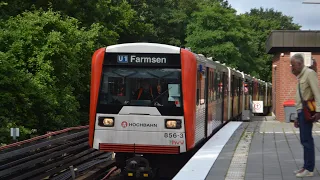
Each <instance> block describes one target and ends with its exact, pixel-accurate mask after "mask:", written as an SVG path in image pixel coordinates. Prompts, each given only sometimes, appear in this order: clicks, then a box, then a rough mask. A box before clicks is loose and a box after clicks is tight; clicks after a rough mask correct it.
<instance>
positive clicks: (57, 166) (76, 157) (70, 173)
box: [0, 126, 114, 180]
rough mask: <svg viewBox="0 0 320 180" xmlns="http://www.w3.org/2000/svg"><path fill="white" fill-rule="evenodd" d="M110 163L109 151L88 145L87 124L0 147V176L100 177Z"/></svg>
mask: <svg viewBox="0 0 320 180" xmlns="http://www.w3.org/2000/svg"><path fill="white" fill-rule="evenodd" d="M112 167H114V161H113V160H112V153H106V152H100V151H97V150H94V149H91V148H90V147H89V145H88V126H82V127H75V128H68V129H65V130H61V131H57V132H52V133H48V134H46V135H43V136H38V137H35V138H32V139H29V140H25V141H22V142H17V143H13V144H10V145H7V146H2V147H0V179H14V180H20V179H21V180H22V179H30V180H33V179H34V180H39V179H54V180H66V179H100V178H101V177H103V176H105V174H107V173H108V171H110V170H111V168H112Z"/></svg>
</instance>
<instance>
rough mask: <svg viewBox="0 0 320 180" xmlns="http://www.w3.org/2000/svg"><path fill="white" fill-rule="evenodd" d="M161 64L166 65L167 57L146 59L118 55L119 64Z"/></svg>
mask: <svg viewBox="0 0 320 180" xmlns="http://www.w3.org/2000/svg"><path fill="white" fill-rule="evenodd" d="M129 62H130V63H161V64H166V63H167V58H165V57H144V56H136V55H131V56H130V58H129V55H118V63H129Z"/></svg>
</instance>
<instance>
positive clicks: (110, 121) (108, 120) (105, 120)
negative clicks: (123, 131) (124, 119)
mask: <svg viewBox="0 0 320 180" xmlns="http://www.w3.org/2000/svg"><path fill="white" fill-rule="evenodd" d="M99 126H104V127H113V126H114V118H113V117H99Z"/></svg>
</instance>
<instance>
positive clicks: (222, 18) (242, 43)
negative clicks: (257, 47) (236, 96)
mask: <svg viewBox="0 0 320 180" xmlns="http://www.w3.org/2000/svg"><path fill="white" fill-rule="evenodd" d="M224 6H227V5H226V4H225V2H223V3H221V2H211V3H208V2H206V3H203V4H202V5H201V6H200V10H199V11H196V12H194V13H193V14H192V20H191V21H190V23H189V24H188V27H187V38H186V41H187V46H190V47H191V49H193V50H194V51H195V52H197V53H201V54H204V55H205V56H211V57H213V58H214V59H216V60H219V61H221V62H223V63H226V64H228V65H230V66H232V67H237V68H239V69H240V70H242V71H246V72H248V70H249V68H250V67H251V66H250V64H252V58H251V56H250V53H251V52H253V51H254V49H253V47H252V40H251V38H250V35H251V34H252V32H251V31H250V30H249V29H248V28H246V27H247V26H248V25H247V22H246V21H245V20H244V19H243V18H241V17H239V16H237V15H236V11H235V10H234V9H232V8H229V7H228V8H226V7H224Z"/></svg>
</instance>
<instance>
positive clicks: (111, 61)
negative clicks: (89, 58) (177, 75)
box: [104, 53, 181, 67]
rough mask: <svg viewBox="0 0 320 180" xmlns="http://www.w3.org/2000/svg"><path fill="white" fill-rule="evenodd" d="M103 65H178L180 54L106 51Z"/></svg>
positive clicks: (179, 63)
mask: <svg viewBox="0 0 320 180" xmlns="http://www.w3.org/2000/svg"><path fill="white" fill-rule="evenodd" d="M104 64H105V65H120V66H121V65H127V66H128V65H129V66H130V65H133V66H174V67H180V66H181V61H180V54H161V53H159V54H157V53H155V54H147V53H135V54H130V53H121V54H120V53H106V54H105V59H104Z"/></svg>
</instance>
